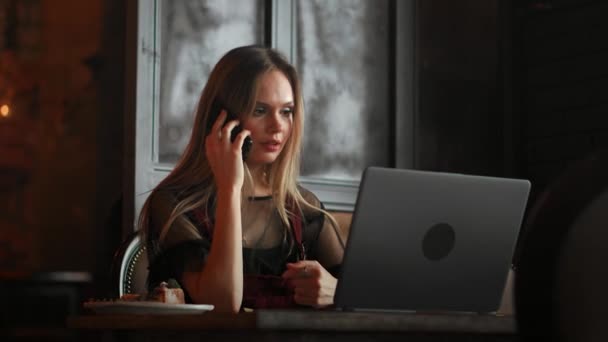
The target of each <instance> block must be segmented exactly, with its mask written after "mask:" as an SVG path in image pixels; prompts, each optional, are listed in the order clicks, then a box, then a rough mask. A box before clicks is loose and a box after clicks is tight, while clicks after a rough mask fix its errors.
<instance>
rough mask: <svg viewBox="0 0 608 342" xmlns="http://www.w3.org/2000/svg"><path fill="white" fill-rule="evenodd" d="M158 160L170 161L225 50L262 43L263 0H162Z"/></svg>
mask: <svg viewBox="0 0 608 342" xmlns="http://www.w3.org/2000/svg"><path fill="white" fill-rule="evenodd" d="M160 3H161V15H160V17H161V19H160V20H161V22H160V26H161V42H162V43H161V45H162V46H161V58H160V60H161V65H160V88H159V94H160V101H159V109H158V113H159V127H158V161H159V162H161V163H174V162H175V161H177V159H178V158H179V156H180V155H181V153H182V152H183V150H184V148H185V147H186V144H187V143H188V139H189V137H190V132H191V128H192V122H193V115H194V110H195V106H196V104H197V101H198V98H199V96H200V92H201V90H202V89H203V86H204V85H205V83H206V82H207V78H208V76H209V73H210V72H211V69H212V68H213V66H214V65H215V63H216V62H217V61H218V60H219V59H220V57H221V56H222V55H223V54H225V53H226V52H228V50H230V49H232V48H235V47H237V46H240V45H249V44H261V43H262V42H263V39H264V0H230V1H222V0H179V1H172V0H164V1H161V2H160Z"/></svg>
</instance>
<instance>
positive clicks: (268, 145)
mask: <svg viewBox="0 0 608 342" xmlns="http://www.w3.org/2000/svg"><path fill="white" fill-rule="evenodd" d="M262 147H264V150H265V151H266V152H278V151H280V150H281V143H280V142H277V141H269V142H265V143H262Z"/></svg>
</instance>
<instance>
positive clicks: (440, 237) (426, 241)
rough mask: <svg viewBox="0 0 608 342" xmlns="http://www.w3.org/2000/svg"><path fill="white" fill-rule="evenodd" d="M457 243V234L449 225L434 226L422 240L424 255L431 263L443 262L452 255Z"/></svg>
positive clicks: (439, 224)
mask: <svg viewBox="0 0 608 342" xmlns="http://www.w3.org/2000/svg"><path fill="white" fill-rule="evenodd" d="M455 242H456V232H455V231H454V228H452V226H450V225H449V224H447V223H438V224H435V225H433V226H432V227H431V228H429V230H427V232H426V234H424V238H423V239H422V253H423V254H424V256H425V257H426V258H427V259H429V260H431V261H438V260H441V259H443V258H445V257H447V256H448V254H450V252H451V251H452V250H453V249H454V244H455Z"/></svg>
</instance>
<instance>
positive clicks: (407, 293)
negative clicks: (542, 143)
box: [335, 167, 530, 313]
mask: <svg viewBox="0 0 608 342" xmlns="http://www.w3.org/2000/svg"><path fill="white" fill-rule="evenodd" d="M529 191H530V182H529V181H527V180H520V179H507V178H493V177H484V176H470V175H463V174H450V173H440V172H428V171H414V170H403V169H391V168H380V167H369V168H367V169H366V170H365V172H364V173H363V177H362V180H361V186H360V188H359V193H358V196H357V202H356V207H355V212H354V215H353V221H352V225H351V229H350V235H349V238H348V243H347V246H346V251H345V255H344V262H343V265H342V271H341V276H340V280H339V282H338V288H337V289H336V295H335V305H336V307H338V308H341V309H344V310H381V311H385V310H397V311H424V312H429V311H430V312H437V311H439V312H444V311H449V312H452V311H459V312H476V313H491V312H495V311H496V310H497V309H498V307H499V304H500V300H501V297H502V293H503V289H504V287H505V283H506V279H507V274H508V271H509V269H510V265H511V259H512V257H513V252H514V247H515V243H516V241H517V236H518V233H519V229H520V226H521V223H522V218H523V214H524V211H525V208H526V202H527V199H528V194H529Z"/></svg>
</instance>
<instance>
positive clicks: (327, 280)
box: [282, 260, 338, 308]
mask: <svg viewBox="0 0 608 342" xmlns="http://www.w3.org/2000/svg"><path fill="white" fill-rule="evenodd" d="M282 277H283V279H286V280H288V281H289V282H290V283H291V284H292V285H293V287H294V290H295V294H294V300H295V302H296V303H298V304H301V305H309V306H312V307H315V308H322V307H325V306H329V305H332V304H333V303H334V294H335V293H336V285H337V284H338V279H336V278H334V277H333V276H332V275H331V274H330V273H329V272H327V270H326V269H325V268H323V266H321V264H319V262H317V261H316V260H303V261H298V262H295V263H288V264H287V270H286V271H285V272H284V273H283V275H282Z"/></svg>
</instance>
